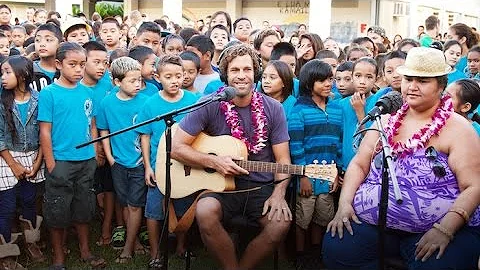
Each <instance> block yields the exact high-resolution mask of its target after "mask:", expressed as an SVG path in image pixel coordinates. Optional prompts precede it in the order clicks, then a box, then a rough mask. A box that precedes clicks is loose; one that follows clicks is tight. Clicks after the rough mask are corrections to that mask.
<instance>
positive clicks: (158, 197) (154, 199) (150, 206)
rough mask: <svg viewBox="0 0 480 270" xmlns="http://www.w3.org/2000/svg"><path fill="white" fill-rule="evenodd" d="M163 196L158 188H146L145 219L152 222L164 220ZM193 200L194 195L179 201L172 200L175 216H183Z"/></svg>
mask: <svg viewBox="0 0 480 270" xmlns="http://www.w3.org/2000/svg"><path fill="white" fill-rule="evenodd" d="M163 197H164V196H163V194H162V193H161V192H160V190H159V189H158V187H148V192H147V205H146V206H145V217H146V218H149V219H154V220H164V219H165V213H164V207H163ZM194 200H195V194H193V195H189V196H187V197H185V198H181V199H172V201H173V207H174V208H175V213H176V214H177V216H179V217H180V216H183V214H185V212H186V211H187V210H188V208H189V207H190V205H192V203H193V201H194Z"/></svg>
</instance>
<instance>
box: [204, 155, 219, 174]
mask: <svg viewBox="0 0 480 270" xmlns="http://www.w3.org/2000/svg"><path fill="white" fill-rule="evenodd" d="M208 154H209V155H214V156H216V155H217V154H215V153H208ZM204 170H205V172H207V173H216V172H217V171H216V170H215V169H213V168H204Z"/></svg>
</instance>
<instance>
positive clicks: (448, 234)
mask: <svg viewBox="0 0 480 270" xmlns="http://www.w3.org/2000/svg"><path fill="white" fill-rule="evenodd" d="M433 228H435V229H437V230H439V231H440V232H441V233H443V234H444V235H446V236H447V237H448V238H449V239H450V240H452V239H453V233H452V232H450V231H449V230H448V229H446V228H445V227H443V226H442V225H440V224H439V223H434V224H433Z"/></svg>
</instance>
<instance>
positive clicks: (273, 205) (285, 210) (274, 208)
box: [262, 192, 293, 221]
mask: <svg viewBox="0 0 480 270" xmlns="http://www.w3.org/2000/svg"><path fill="white" fill-rule="evenodd" d="M268 209H270V211H268ZM267 212H268V216H267V217H268V220H272V219H274V218H276V219H277V220H278V221H280V220H282V215H283V219H284V220H285V221H291V220H293V218H292V212H291V211H290V208H289V207H288V204H287V201H285V195H281V194H277V193H275V192H274V193H273V194H272V196H270V198H268V199H267V200H266V201H265V203H264V204H263V212H262V216H263V215H265V214H267Z"/></svg>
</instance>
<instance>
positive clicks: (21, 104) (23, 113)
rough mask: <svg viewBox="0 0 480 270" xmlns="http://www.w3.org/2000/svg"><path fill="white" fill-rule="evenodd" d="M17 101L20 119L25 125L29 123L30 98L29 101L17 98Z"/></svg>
mask: <svg viewBox="0 0 480 270" xmlns="http://www.w3.org/2000/svg"><path fill="white" fill-rule="evenodd" d="M15 103H16V104H17V107H18V111H19V112H20V120H21V121H22V124H23V125H25V124H26V123H27V117H28V106H29V105H30V99H29V100H27V101H16V100H15Z"/></svg>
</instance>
